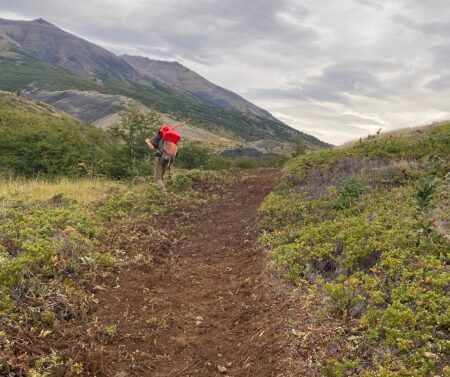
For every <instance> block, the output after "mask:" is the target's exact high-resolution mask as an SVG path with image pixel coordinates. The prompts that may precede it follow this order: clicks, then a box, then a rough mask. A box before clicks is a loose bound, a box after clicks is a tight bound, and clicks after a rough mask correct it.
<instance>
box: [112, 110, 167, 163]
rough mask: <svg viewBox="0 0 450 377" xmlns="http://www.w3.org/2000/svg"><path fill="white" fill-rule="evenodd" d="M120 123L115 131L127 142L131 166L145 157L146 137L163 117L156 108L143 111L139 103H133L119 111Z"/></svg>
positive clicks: (152, 132)
mask: <svg viewBox="0 0 450 377" xmlns="http://www.w3.org/2000/svg"><path fill="white" fill-rule="evenodd" d="M119 116H120V123H118V124H117V125H115V126H114V127H113V131H114V132H115V133H116V134H117V135H118V136H119V137H120V138H121V139H122V140H123V141H124V142H125V145H126V148H127V152H128V158H129V162H130V165H131V166H134V165H135V164H136V162H137V161H138V160H142V159H144V158H145V156H146V153H147V146H146V144H145V139H146V138H147V137H149V136H151V135H153V134H154V133H156V130H157V129H158V127H159V126H160V124H161V117H160V115H159V113H157V112H156V111H155V110H149V111H147V112H143V111H141V109H140V107H139V105H137V104H132V105H130V106H128V107H127V108H125V109H124V110H123V111H121V112H120V113H119Z"/></svg>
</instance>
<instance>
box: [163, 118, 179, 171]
mask: <svg viewBox="0 0 450 377" xmlns="http://www.w3.org/2000/svg"><path fill="white" fill-rule="evenodd" d="M159 133H160V134H161V136H162V139H163V142H162V150H161V151H160V152H161V158H162V160H163V164H164V165H165V166H166V167H167V168H169V169H170V167H171V165H172V164H173V162H174V161H175V157H176V156H177V153H178V146H177V143H178V142H179V141H180V140H181V135H180V134H179V133H178V132H177V131H176V130H175V128H172V127H169V126H168V125H166V124H165V125H164V126H162V127H161V129H160V130H159Z"/></svg>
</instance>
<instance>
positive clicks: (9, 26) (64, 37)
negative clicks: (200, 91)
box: [0, 19, 151, 84]
mask: <svg viewBox="0 0 450 377" xmlns="http://www.w3.org/2000/svg"><path fill="white" fill-rule="evenodd" d="M0 29H1V30H3V32H4V33H5V34H6V35H7V36H8V37H9V38H11V39H12V40H14V41H15V42H16V43H17V44H18V45H20V46H21V47H23V48H24V49H25V50H26V51H28V52H32V53H33V54H34V55H35V56H37V57H38V58H40V59H42V60H44V61H46V62H48V63H51V64H53V65H56V66H58V67H61V68H64V69H66V70H68V71H69V72H71V73H73V74H75V75H77V76H81V77H85V78H89V79H94V80H95V79H96V78H97V75H98V74H99V73H101V74H105V75H108V76H111V77H113V78H115V79H117V80H119V81H123V82H131V81H133V82H142V83H146V84H150V83H151V81H150V80H144V78H143V77H141V76H140V75H139V74H138V73H137V72H136V71H135V70H134V69H133V68H132V67H130V66H129V65H128V64H127V63H126V62H125V61H124V60H122V59H120V58H119V57H117V56H116V55H114V54H112V53H111V52H109V51H107V50H105V49H104V48H102V47H99V46H97V45H95V44H93V43H90V42H88V41H85V40H83V39H81V38H78V37H76V36H74V35H72V34H70V33H67V32H65V31H63V30H61V29H59V28H58V27H56V26H55V25H53V24H51V23H49V22H47V21H45V20H42V19H39V20H35V21H9V20H4V19H0Z"/></svg>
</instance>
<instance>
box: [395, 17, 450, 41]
mask: <svg viewBox="0 0 450 377" xmlns="http://www.w3.org/2000/svg"><path fill="white" fill-rule="evenodd" d="M392 20H393V21H394V22H396V23H398V24H400V25H402V26H405V27H407V28H409V29H412V30H416V31H420V32H422V33H427V34H438V35H440V36H443V37H445V38H449V39H450V21H445V22H443V21H434V22H417V21H415V20H412V19H410V18H407V17H404V16H402V15H400V14H397V15H395V16H393V17H392Z"/></svg>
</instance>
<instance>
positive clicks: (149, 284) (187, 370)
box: [72, 169, 288, 377]
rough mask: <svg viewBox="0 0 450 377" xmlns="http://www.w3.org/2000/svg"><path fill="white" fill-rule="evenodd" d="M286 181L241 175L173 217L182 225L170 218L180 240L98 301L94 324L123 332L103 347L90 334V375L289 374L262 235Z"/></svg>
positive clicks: (280, 306) (82, 343) (128, 272)
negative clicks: (263, 211) (268, 205)
mask: <svg viewBox="0 0 450 377" xmlns="http://www.w3.org/2000/svg"><path fill="white" fill-rule="evenodd" d="M279 177H280V172H279V171H276V170H270V169H265V170H264V169H263V170H255V171H251V172H247V173H240V176H238V177H236V178H233V179H230V180H229V181H227V183H226V184H225V187H222V188H221V189H220V192H218V194H219V195H220V197H219V199H216V200H211V201H208V202H206V204H205V205H204V206H201V207H200V208H198V209H197V211H195V212H193V213H190V212H189V211H188V212H181V211H180V212H178V213H176V214H172V215H176V220H175V223H172V222H171V221H169V219H168V218H166V217H163V218H162V219H161V226H162V227H164V228H166V230H167V231H169V232H172V233H173V234H177V235H178V236H177V238H178V239H177V240H176V241H175V242H174V243H173V244H171V245H166V248H165V250H159V251H157V257H156V258H155V261H154V263H153V264H152V265H151V266H149V267H148V266H139V265H135V266H130V267H128V268H126V269H123V270H121V272H119V274H118V275H117V276H115V279H114V280H109V282H103V283H102V284H103V285H105V284H106V289H105V290H100V291H98V292H97V293H96V297H97V299H98V300H99V302H98V305H96V309H95V312H94V313H93V314H92V318H91V321H92V322H91V324H90V325H91V326H92V325H93V324H95V325H96V326H97V327H99V326H101V327H103V328H104V327H105V326H107V325H113V324H117V334H116V335H115V336H114V337H109V338H108V337H107V336H104V337H103V338H102V339H101V341H100V342H99V341H98V337H94V336H93V338H92V339H91V340H89V339H85V338H86V337H85V336H84V337H81V331H83V332H84V334H86V328H89V325H87V326H86V324H84V329H81V328H80V338H79V339H77V340H76V341H78V343H77V344H76V345H75V344H73V345H72V346H74V345H75V347H77V348H78V350H79V351H78V356H79V357H80V356H81V358H83V359H85V361H86V364H85V365H87V366H88V368H89V375H94V374H95V375H96V376H116V377H125V376H165V377H169V376H208V377H211V376H220V375H222V376H223V375H227V376H235V377H237V376H258V377H265V376H285V373H284V371H285V369H286V365H285V362H287V359H288V355H287V349H286V342H287V339H286V329H285V321H284V318H283V313H284V312H286V311H287V304H286V303H284V301H283V300H282V299H281V298H277V297H276V294H275V293H273V292H274V290H273V289H272V287H271V284H272V283H271V279H270V278H268V277H267V275H266V274H265V263H266V262H265V256H264V253H263V252H262V251H261V250H260V249H259V248H258V246H257V239H258V231H257V229H256V221H257V216H258V208H259V206H260V204H261V202H262V200H263V198H264V197H265V196H266V195H267V194H268V193H269V192H270V191H271V190H272V188H273V187H274V185H275V184H276V182H277V180H278V179H279ZM216 189H217V188H215V187H203V190H205V191H209V192H217V191H216ZM148 247H149V249H151V245H148ZM108 285H109V286H108ZM113 331H114V330H113ZM219 367H221V368H220V369H221V370H222V371H220V370H219ZM222 368H223V369H222ZM225 368H226V371H225Z"/></svg>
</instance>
